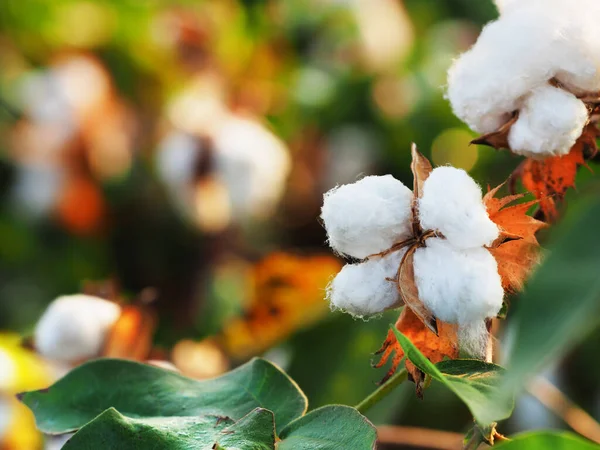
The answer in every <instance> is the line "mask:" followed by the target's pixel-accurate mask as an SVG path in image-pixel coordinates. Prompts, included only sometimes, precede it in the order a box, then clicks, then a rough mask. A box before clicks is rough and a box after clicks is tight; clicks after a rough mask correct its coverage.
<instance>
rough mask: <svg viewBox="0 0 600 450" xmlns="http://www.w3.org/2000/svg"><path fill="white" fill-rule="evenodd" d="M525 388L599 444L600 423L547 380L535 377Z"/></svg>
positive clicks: (575, 428) (576, 429)
mask: <svg viewBox="0 0 600 450" xmlns="http://www.w3.org/2000/svg"><path fill="white" fill-rule="evenodd" d="M527 390H528V391H529V393H531V395H533V396H534V397H535V398H537V399H538V400H539V401H540V403H541V404H542V405H544V406H545V407H546V408H548V409H549V410H550V411H552V412H553V413H554V414H556V415H557V416H558V417H560V418H561V419H562V420H564V421H565V422H566V423H567V424H568V425H569V426H570V427H571V428H572V429H573V430H574V431H576V432H577V433H579V434H581V435H582V436H584V437H586V438H588V439H589V440H591V441H594V442H596V443H599V444H600V424H599V423H598V422H596V421H595V420H594V418H593V417H592V416H590V415H589V414H588V413H587V412H585V411H584V410H583V409H581V408H580V407H579V406H577V405H576V404H575V403H574V402H573V401H572V400H571V399H569V398H568V397H567V396H566V395H565V394H564V393H562V392H561V391H560V389H558V388H557V387H556V386H554V385H553V384H552V383H550V382H549V381H548V380H546V379H545V378H542V377H537V378H535V379H534V380H533V382H532V383H531V384H530V385H529V386H528V387H527Z"/></svg>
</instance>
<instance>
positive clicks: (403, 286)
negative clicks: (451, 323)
mask: <svg viewBox="0 0 600 450" xmlns="http://www.w3.org/2000/svg"><path fill="white" fill-rule="evenodd" d="M416 250H417V246H416V245H415V246H412V247H411V248H409V249H408V250H407V251H406V253H405V254H404V257H403V258H402V262H401V263H400V268H399V269H398V279H397V284H398V290H399V292H400V297H401V298H402V301H403V302H404V304H405V305H406V306H408V307H409V308H410V309H411V310H412V311H413V313H414V314H415V315H416V316H417V317H418V318H419V319H420V320H421V321H422V322H423V324H424V325H425V326H426V327H427V328H429V330H430V331H431V332H432V333H434V334H436V335H437V334H438V330H437V322H436V318H435V317H434V316H433V314H432V313H431V312H430V311H429V310H428V309H427V307H426V306H425V305H424V304H423V302H422V301H421V299H420V298H419V292H418V291H417V285H416V283H415V269H414V262H413V259H414V254H415V251H416Z"/></svg>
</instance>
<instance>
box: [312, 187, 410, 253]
mask: <svg viewBox="0 0 600 450" xmlns="http://www.w3.org/2000/svg"><path fill="white" fill-rule="evenodd" d="M412 198H413V194H412V191H411V190H410V189H408V188H407V187H406V186H404V184H402V182H400V181H398V180H396V179H395V178H394V177H393V176H391V175H384V176H369V177H365V178H363V179H361V180H359V181H357V182H356V183H352V184H345V185H343V186H339V187H336V188H334V189H332V190H330V191H329V192H327V193H326V194H325V196H324V199H323V207H322V208H321V218H322V219H323V222H324V224H325V229H326V230H327V235H328V237H329V245H331V248H333V249H334V250H335V251H337V252H338V253H341V254H345V255H349V256H353V257H355V258H361V259H362V258H366V257H367V256H369V255H373V254H376V253H380V252H382V251H384V250H387V249H389V248H390V247H391V246H392V245H394V244H395V243H397V242H400V241H402V240H403V239H406V238H408V237H409V236H410V235H411V232H412V230H411V214H412V212H411V203H412Z"/></svg>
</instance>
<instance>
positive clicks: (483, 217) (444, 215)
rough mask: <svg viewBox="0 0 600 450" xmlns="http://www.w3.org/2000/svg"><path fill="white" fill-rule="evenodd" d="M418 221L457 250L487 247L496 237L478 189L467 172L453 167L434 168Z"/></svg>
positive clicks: (425, 191) (420, 206)
mask: <svg viewBox="0 0 600 450" xmlns="http://www.w3.org/2000/svg"><path fill="white" fill-rule="evenodd" d="M419 219H420V222H421V226H422V227H423V229H425V230H427V229H431V230H437V231H439V232H440V233H442V234H443V235H444V236H445V237H446V238H447V239H448V242H449V243H450V244H451V245H452V246H454V247H456V248H474V247H481V246H483V245H489V244H491V243H492V242H493V241H494V239H496V238H497V237H498V227H497V226H496V224H495V223H494V222H492V220H491V219H490V217H489V216H488V213H487V211H486V208H485V206H484V205H483V202H482V197H481V188H480V187H479V185H478V184H477V183H475V181H474V180H473V179H472V178H471V177H470V176H469V175H468V174H467V172H465V171H464V170H462V169H456V168H454V167H448V166H443V167H437V168H435V169H434V170H433V171H432V172H431V174H430V175H429V178H427V179H426V180H425V183H424V185H423V195H422V196H421V198H420V199H419Z"/></svg>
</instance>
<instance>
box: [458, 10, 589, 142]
mask: <svg viewBox="0 0 600 450" xmlns="http://www.w3.org/2000/svg"><path fill="white" fill-rule="evenodd" d="M496 3H497V6H498V9H499V11H500V12H501V16H500V18H499V19H498V20H496V21H494V22H491V23H490V24H488V25H487V26H486V27H485V28H484V29H483V31H482V33H481V35H480V36H479V38H478V40H477V42H476V43H475V45H474V46H473V47H472V48H471V49H470V50H469V51H467V52H466V53H464V54H463V55H461V56H460V57H459V58H458V59H457V60H456V61H455V62H454V64H453V65H452V67H451V68H450V70H449V72H448V91H447V96H448V99H449V100H450V102H451V104H452V108H453V110H454V112H455V114H456V115H457V116H458V117H460V118H461V119H462V120H464V121H465V122H466V123H467V124H468V125H469V126H470V127H471V128H472V129H473V130H475V131H477V132H479V133H489V132H492V131H496V130H497V129H498V128H499V126H500V125H502V124H503V123H505V122H506V121H507V120H508V119H509V117H510V114H512V113H513V112H514V111H518V110H521V109H522V108H524V107H525V106H526V105H525V104H524V102H526V101H527V99H528V95H529V94H530V93H531V92H532V91H533V90H535V89H536V88H540V87H544V86H546V85H547V83H548V82H549V81H550V80H551V79H553V78H554V79H557V80H558V81H560V82H561V83H562V84H563V87H564V88H565V89H566V90H569V91H571V92H572V93H576V94H582V93H591V92H595V91H598V90H600V27H598V26H597V23H598V21H599V20H600V2H598V1H597V0H579V1H577V2H567V1H564V0H497V1H496ZM566 107H567V108H568V107H569V105H566ZM534 153H535V151H534Z"/></svg>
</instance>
